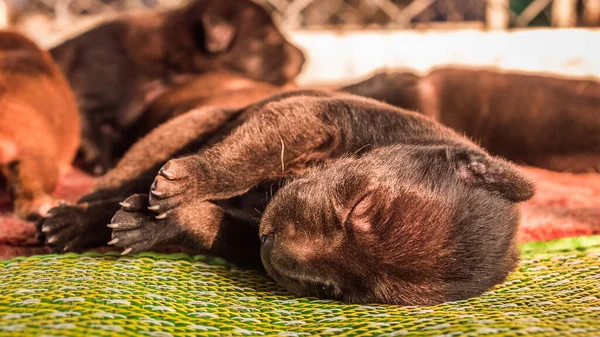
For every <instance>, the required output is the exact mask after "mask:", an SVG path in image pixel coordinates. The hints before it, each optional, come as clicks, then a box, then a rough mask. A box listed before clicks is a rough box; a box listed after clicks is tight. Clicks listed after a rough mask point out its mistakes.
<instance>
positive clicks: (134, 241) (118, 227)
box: [108, 194, 177, 255]
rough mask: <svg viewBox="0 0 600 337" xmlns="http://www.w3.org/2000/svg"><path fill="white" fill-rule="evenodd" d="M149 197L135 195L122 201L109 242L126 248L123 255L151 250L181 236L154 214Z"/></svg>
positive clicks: (111, 227)
mask: <svg viewBox="0 0 600 337" xmlns="http://www.w3.org/2000/svg"><path fill="white" fill-rule="evenodd" d="M148 199H149V197H148V195H147V194H134V195H132V196H130V197H129V198H127V199H126V200H125V201H123V202H121V210H119V211H118V212H117V213H116V214H115V215H114V217H113V218H112V220H111V223H110V224H109V225H108V227H109V228H110V229H112V235H111V241H110V242H109V243H108V244H110V245H114V246H117V247H120V248H122V249H123V252H122V254H123V255H125V254H128V253H138V252H142V251H148V250H150V249H152V248H154V247H156V246H158V245H160V244H162V243H166V242H168V241H170V240H171V239H172V238H173V237H174V236H175V235H176V233H177V231H176V229H175V228H174V227H172V226H170V225H169V224H168V223H165V222H163V221H160V220H157V219H156V218H155V216H156V214H155V213H153V212H152V211H150V210H149V209H148V208H149V207H150V205H149V202H148Z"/></svg>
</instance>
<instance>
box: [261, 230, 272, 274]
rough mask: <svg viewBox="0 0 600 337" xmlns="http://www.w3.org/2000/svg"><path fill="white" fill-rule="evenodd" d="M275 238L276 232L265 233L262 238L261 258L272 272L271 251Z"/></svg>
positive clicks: (266, 267)
mask: <svg viewBox="0 0 600 337" xmlns="http://www.w3.org/2000/svg"><path fill="white" fill-rule="evenodd" d="M274 240H275V234H273V233H270V234H267V235H263V236H262V237H261V238H260V244H261V245H260V259H261V260H262V263H263V266H264V267H265V269H266V270H267V272H269V273H271V272H272V270H273V267H272V265H271V252H272V251H273V241H274Z"/></svg>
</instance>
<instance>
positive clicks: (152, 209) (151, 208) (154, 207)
mask: <svg viewBox="0 0 600 337" xmlns="http://www.w3.org/2000/svg"><path fill="white" fill-rule="evenodd" d="M148 209H149V210H151V211H158V210H159V209H160V206H159V205H154V206H150V207H148Z"/></svg>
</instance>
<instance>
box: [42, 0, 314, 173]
mask: <svg viewBox="0 0 600 337" xmlns="http://www.w3.org/2000/svg"><path fill="white" fill-rule="evenodd" d="M51 53H52V56H53V57H54V58H55V60H56V61H57V62H58V64H59V65H60V66H61V68H62V70H63V71H64V73H65V74H66V75H67V78H68V79H69V81H70V83H71V85H72V87H73V88H74V90H75V95H76V97H77V101H78V104H79V107H80V109H81V111H82V113H83V123H82V127H83V139H82V149H81V158H80V159H81V160H82V163H81V164H82V166H83V167H84V168H86V170H87V171H90V172H91V171H96V173H102V172H104V171H105V170H106V169H107V168H109V167H111V163H112V159H114V156H113V154H112V152H111V151H112V147H113V142H118V141H119V138H120V137H122V136H123V133H124V129H125V128H127V127H128V126H129V125H131V123H133V122H134V121H135V120H136V119H137V118H138V117H139V116H140V114H141V113H142V111H143V109H144V107H145V106H146V104H147V103H148V102H149V101H150V100H151V99H152V98H154V97H156V95H157V94H159V93H160V92H162V91H163V90H164V89H166V88H169V87H170V86H172V85H173V84H178V83H181V82H185V81H187V80H188V79H189V78H190V77H191V76H193V75H197V74H201V73H205V72H208V71H221V70H227V71H231V72H236V73H239V74H241V75H243V76H245V77H248V78H250V79H254V80H261V81H266V82H269V83H273V84H277V85H280V84H284V83H286V82H288V81H290V80H291V79H293V78H294V77H295V76H296V75H297V74H298V73H299V72H300V70H301V68H302V64H303V63H304V56H303V54H302V52H301V51H300V50H299V49H298V48H296V47H294V46H293V45H292V44H290V43H289V42H288V41H287V40H286V39H285V37H284V36H283V35H282V34H281V32H280V31H279V30H278V29H277V27H276V26H275V24H274V23H273V21H272V19H271V16H270V15H269V13H268V12H267V11H266V10H265V9H264V8H263V7H261V6H259V5H258V4H256V3H254V2H252V1H250V0H195V1H193V2H191V3H189V4H188V5H186V6H185V7H183V8H177V9H173V10H167V11H163V12H151V13H143V14H137V15H134V14H130V15H126V16H123V17H122V18H120V19H116V20H114V21H109V22H106V23H103V24H101V25H99V26H98V27H96V28H93V29H91V30H89V31H87V32H84V33H83V34H80V35H78V36H76V37H74V38H73V39H70V40H67V41H66V42H64V43H62V44H60V45H58V46H56V47H55V48H53V49H52V50H51Z"/></svg>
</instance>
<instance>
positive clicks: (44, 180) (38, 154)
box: [0, 31, 80, 219]
mask: <svg viewBox="0 0 600 337" xmlns="http://www.w3.org/2000/svg"><path fill="white" fill-rule="evenodd" d="M79 133H80V131H79V113H78V111H77V107H76V105H75V98H74V97H73V93H72V92H71V89H70V88H69V85H68V83H67V81H66V79H65V78H64V77H63V75H62V74H61V72H60V70H59V68H58V67H57V66H56V64H54V62H53V61H52V58H51V57H50V55H49V54H48V53H47V52H45V51H43V50H42V49H40V48H39V47H38V46H37V45H36V44H35V43H34V42H33V41H31V40H30V39H28V38H26V37H25V36H23V35H21V34H19V33H16V32H11V31H0V169H1V171H2V175H3V176H4V177H5V178H6V182H7V185H8V189H9V192H10V195H11V198H12V199H13V202H14V207H15V213H16V214H17V216H18V217H19V218H21V219H30V218H35V217H38V216H40V215H45V214H46V212H47V211H48V210H49V209H50V208H52V207H53V206H54V205H55V204H56V202H55V201H54V200H53V199H52V197H51V196H50V195H51V194H52V192H54V189H55V187H56V184H57V182H58V180H59V178H60V177H61V175H62V174H63V173H65V170H66V169H68V168H69V166H70V164H71V162H72V160H73V157H74V156H75V153H76V151H77V147H78V146H79Z"/></svg>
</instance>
